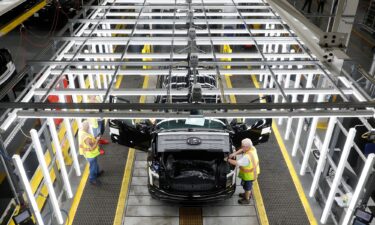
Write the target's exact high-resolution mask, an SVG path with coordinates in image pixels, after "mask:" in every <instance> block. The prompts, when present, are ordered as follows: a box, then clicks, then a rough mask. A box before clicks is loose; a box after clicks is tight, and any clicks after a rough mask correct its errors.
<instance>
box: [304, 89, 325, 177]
mask: <svg viewBox="0 0 375 225" xmlns="http://www.w3.org/2000/svg"><path fill="white" fill-rule="evenodd" d="M323 100H324V95H323V94H320V95H319V96H318V102H323ZM318 122H319V117H314V118H313V119H312V122H311V125H310V131H309V135H308V137H307V143H306V147H305V153H304V155H303V161H302V165H301V170H300V172H299V173H300V175H301V176H304V175H305V173H306V168H307V165H308V163H309V158H310V152H311V147H312V145H313V143H314V138H315V133H316V127H317V125H318Z"/></svg>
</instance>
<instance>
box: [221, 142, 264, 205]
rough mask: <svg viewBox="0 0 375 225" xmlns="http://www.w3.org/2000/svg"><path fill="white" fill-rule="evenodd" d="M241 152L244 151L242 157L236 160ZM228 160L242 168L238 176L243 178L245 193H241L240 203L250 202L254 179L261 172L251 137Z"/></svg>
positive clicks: (242, 183)
mask: <svg viewBox="0 0 375 225" xmlns="http://www.w3.org/2000/svg"><path fill="white" fill-rule="evenodd" d="M241 153H243V156H242V158H240V159H239V160H236V156H237V155H238V154H241ZM228 162H229V163H230V164H232V165H234V166H238V167H239V169H240V172H239V174H238V177H239V178H241V185H242V187H243V189H244V190H245V193H240V194H239V196H240V198H241V199H240V200H238V203H239V204H241V205H244V204H250V198H251V190H252V188H253V181H255V180H256V179H257V178H258V175H259V173H260V169H259V158H258V154H257V150H256V149H255V147H254V146H253V142H252V141H251V140H250V139H249V138H245V139H243V140H242V142H241V148H240V149H239V150H238V151H235V152H234V153H232V154H230V155H229V157H228Z"/></svg>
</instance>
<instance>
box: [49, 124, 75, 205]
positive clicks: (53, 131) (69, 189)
mask: <svg viewBox="0 0 375 225" xmlns="http://www.w3.org/2000/svg"><path fill="white" fill-rule="evenodd" d="M47 122H48V126H49V131H50V132H51V137H52V140H53V145H54V147H55V154H56V158H57V161H58V162H59V164H60V172H61V176H62V178H63V182H64V188H65V191H66V195H67V196H68V198H73V192H72V186H71V185H70V181H69V177H68V173H67V172H66V167H65V161H64V157H63V154H62V149H61V143H60V141H59V136H58V135H57V131H56V126H55V123H54V121H53V119H52V118H48V119H47ZM51 158H52V157H51Z"/></svg>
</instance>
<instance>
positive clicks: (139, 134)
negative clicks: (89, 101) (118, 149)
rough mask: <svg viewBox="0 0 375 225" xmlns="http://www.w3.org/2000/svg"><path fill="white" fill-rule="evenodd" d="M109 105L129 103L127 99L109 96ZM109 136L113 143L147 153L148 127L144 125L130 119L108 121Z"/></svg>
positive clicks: (149, 143)
mask: <svg viewBox="0 0 375 225" xmlns="http://www.w3.org/2000/svg"><path fill="white" fill-rule="evenodd" d="M110 102H111V103H117V102H121V103H129V101H128V100H127V99H124V98H121V97H117V96H110ZM109 134H110V135H111V140H112V142H114V143H117V144H120V145H124V146H127V147H129V148H135V149H138V150H141V151H148V149H149V148H150V146H151V134H150V126H149V125H148V124H146V123H143V122H140V123H135V121H134V120H131V119H123V120H121V119H118V120H109Z"/></svg>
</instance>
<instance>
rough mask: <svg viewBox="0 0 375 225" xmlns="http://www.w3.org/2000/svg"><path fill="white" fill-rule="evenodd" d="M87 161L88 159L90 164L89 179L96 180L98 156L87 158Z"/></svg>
mask: <svg viewBox="0 0 375 225" xmlns="http://www.w3.org/2000/svg"><path fill="white" fill-rule="evenodd" d="M87 161H89V164H90V175H89V181H90V182H94V181H96V179H97V177H98V173H99V164H98V157H95V158H87Z"/></svg>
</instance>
